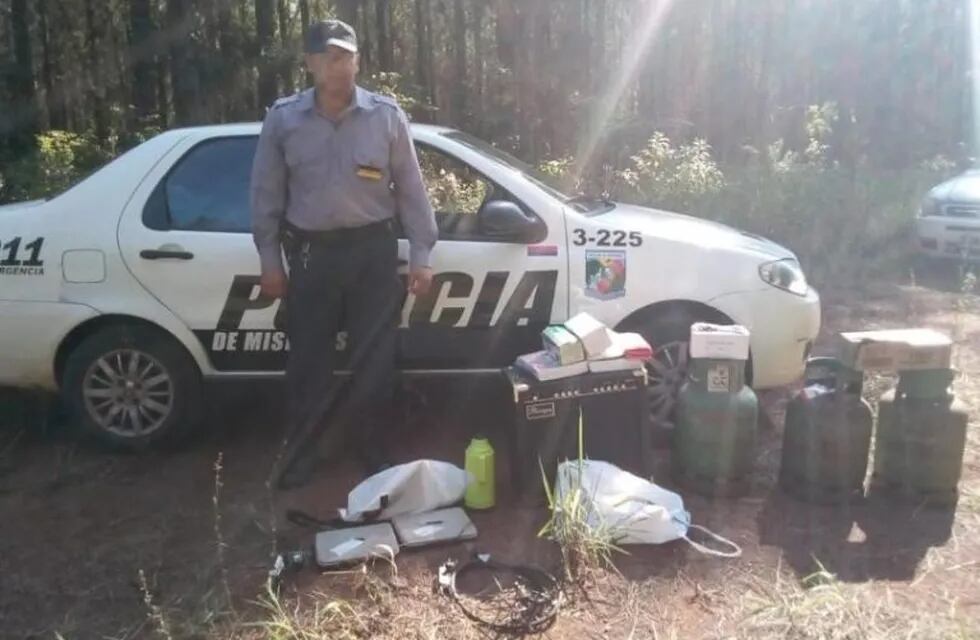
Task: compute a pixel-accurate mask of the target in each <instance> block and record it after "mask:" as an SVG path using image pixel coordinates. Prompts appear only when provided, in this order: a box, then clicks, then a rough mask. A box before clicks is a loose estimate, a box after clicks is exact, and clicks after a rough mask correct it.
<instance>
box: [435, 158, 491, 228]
mask: <svg viewBox="0 0 980 640" xmlns="http://www.w3.org/2000/svg"><path fill="white" fill-rule="evenodd" d="M416 149H417V152H418V157H419V166H420V167H421V168H422V179H423V181H424V182H425V189H426V192H427V193H428V195H429V202H431V203H432V208H433V210H434V211H435V212H436V214H437V215H439V214H442V215H476V214H477V212H478V211H479V210H480V205H482V204H483V201H484V200H485V199H486V197H487V195H488V194H489V193H491V192H492V191H493V189H492V186H491V185H490V183H489V182H487V180H485V179H484V178H483V176H481V175H480V174H479V173H477V172H476V171H475V170H473V169H471V168H470V167H469V165H467V164H465V163H464V162H463V161H461V160H459V159H458V158H454V157H452V156H450V155H447V154H445V153H443V152H442V151H439V150H438V149H434V148H432V147H429V146H426V145H417V146H416Z"/></svg>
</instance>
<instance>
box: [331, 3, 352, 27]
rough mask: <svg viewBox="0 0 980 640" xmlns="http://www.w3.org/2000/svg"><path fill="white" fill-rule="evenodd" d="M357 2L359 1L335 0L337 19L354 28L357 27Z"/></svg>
mask: <svg viewBox="0 0 980 640" xmlns="http://www.w3.org/2000/svg"><path fill="white" fill-rule="evenodd" d="M357 2H358V0H334V3H333V4H334V10H335V11H336V12H337V17H338V18H340V19H341V20H343V21H344V22H346V23H347V24H349V25H350V26H352V27H356V26H357Z"/></svg>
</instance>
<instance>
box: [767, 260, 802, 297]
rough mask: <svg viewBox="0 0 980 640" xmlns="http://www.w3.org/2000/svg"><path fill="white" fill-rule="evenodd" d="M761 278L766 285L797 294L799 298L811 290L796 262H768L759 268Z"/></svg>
mask: <svg viewBox="0 0 980 640" xmlns="http://www.w3.org/2000/svg"><path fill="white" fill-rule="evenodd" d="M759 276H761V277H762V279H763V281H765V283H766V284H770V285H772V286H774V287H777V288H779V289H782V290H784V291H789V292H790V293H795V294H796V295H798V296H805V295H806V294H807V292H808V291H809V290H810V286H809V285H808V284H807V282H806V276H805V275H803V269H802V268H800V263H798V262H797V261H796V260H777V261H775V262H767V263H765V264H763V265H761V266H760V267H759Z"/></svg>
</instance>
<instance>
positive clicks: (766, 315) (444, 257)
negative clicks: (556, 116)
mask: <svg viewBox="0 0 980 640" xmlns="http://www.w3.org/2000/svg"><path fill="white" fill-rule="evenodd" d="M259 127H260V125H258V124H243V125H221V126H209V127H200V128H191V129H182V130H174V131H169V132H167V133H163V134H161V135H159V136H157V137H155V138H153V139H151V140H149V141H147V142H145V143H144V144H142V145H140V146H138V147H136V148H135V149H132V150H131V151H129V152H127V153H126V154H124V155H122V156H121V157H119V158H117V159H116V160H114V161H113V162H111V163H109V164H108V165H106V166H105V167H103V168H102V169H101V170H99V171H97V172H96V173H94V174H93V175H91V176H90V177H88V178H87V179H85V180H84V181H82V182H80V183H79V184H77V185H76V186H74V187H73V188H71V189H69V190H67V191H66V192H64V193H62V194H61V195H59V196H57V197H54V198H52V199H51V200H48V201H44V202H26V203H21V204H14V205H7V206H4V207H0V318H2V319H0V385H4V386H16V387H39V388H43V389H52V390H54V389H60V390H61V393H62V394H63V397H64V398H65V399H66V401H67V403H68V405H69V406H70V407H71V408H72V409H73V411H74V412H75V413H76V414H77V416H78V418H79V423H80V424H81V425H83V426H84V428H86V429H87V430H88V431H89V432H91V433H94V434H96V435H97V436H99V437H101V438H102V439H103V440H105V441H107V442H110V443H114V444H122V445H128V446H145V445H147V444H150V443H153V442H156V441H158V440H160V439H164V438H170V437H172V436H175V435H177V433H178V432H181V431H184V430H186V429H188V428H190V427H192V426H193V425H194V424H195V417H196V416H197V414H198V412H199V410H200V408H201V405H202V399H203V396H204V391H203V389H204V386H203V385H202V381H204V380H209V379H218V378H223V379H236V378H237V379H243V378H256V377H263V376H274V375H278V374H280V373H281V371H282V369H283V366H284V362H285V358H286V355H287V351H288V348H289V345H288V341H287V340H286V336H285V334H284V332H283V329H282V328H283V326H284V325H283V318H284V313H286V311H287V310H286V304H280V303H279V302H278V301H275V300H270V299H266V298H264V297H263V296H261V295H260V294H259V287H258V280H259V262H258V256H257V254H256V250H255V247H254V245H253V243H252V237H251V235H250V232H249V208H248V181H249V172H250V168H251V161H252V155H253V151H254V148H255V144H256V140H257V136H258V134H259ZM412 131H413V135H414V137H415V140H416V144H417V148H418V149H419V155H420V158H421V161H422V165H423V168H424V170H425V173H426V178H427V181H428V182H429V184H428V186H429V190H430V195H431V197H432V199H433V202H434V204H435V206H436V209H437V211H438V214H437V215H438V218H439V226H440V236H441V237H440V241H439V243H438V245H437V247H436V248H435V250H434V252H433V254H432V260H433V268H434V271H435V278H434V283H433V287H432V289H431V292H430V293H429V294H428V295H426V296H424V297H420V298H415V297H414V296H408V297H407V298H406V300H405V304H404V308H403V316H402V325H401V326H402V332H401V342H400V361H401V367H402V368H403V369H404V370H406V371H412V372H425V373H445V372H455V373H458V372H460V371H468V372H488V371H494V370H497V369H498V368H499V367H501V366H503V365H507V364H509V363H511V362H512V361H513V359H514V357H515V356H516V355H518V354H520V353H522V352H526V351H529V350H534V349H535V348H537V347H538V345H539V344H540V337H539V332H540V330H541V329H542V328H543V327H544V326H545V325H547V324H548V323H551V322H559V321H562V320H564V319H565V318H567V317H569V316H571V315H573V314H575V313H577V312H579V311H587V312H589V313H591V314H592V315H594V316H595V317H597V318H599V319H601V320H603V321H605V322H606V323H607V324H609V325H610V326H613V327H619V328H623V329H633V330H638V331H640V332H642V333H644V334H645V335H646V336H647V338H648V339H649V340H651V342H652V343H653V344H654V345H655V346H656V347H657V348H658V349H659V350H660V352H659V362H658V365H657V366H656V367H654V369H655V370H654V371H652V372H651V373H652V378H651V380H652V382H651V396H652V399H653V403H652V405H653V406H652V412H653V414H654V416H655V417H658V418H660V419H663V418H664V417H666V416H668V415H669V413H670V411H671V408H672V402H673V397H674V391H675V390H676V388H677V386H678V385H679V383H680V381H681V379H682V375H683V372H684V369H685V366H686V365H685V361H686V357H687V348H686V347H687V345H686V339H687V334H688V328H689V326H690V324H691V323H692V322H694V321H702V320H704V321H716V322H729V321H731V322H737V323H740V324H743V325H745V326H747V327H748V328H750V329H751V330H752V360H751V363H750V369H751V370H750V374H751V377H752V379H753V384H754V386H755V387H757V388H765V387H773V386H778V385H783V384H786V383H789V382H791V381H793V380H794V379H796V378H797V377H798V376H799V375H800V373H801V372H802V368H803V362H804V359H805V358H806V356H807V354H808V352H809V349H810V345H811V341H812V340H813V339H814V338H815V337H816V335H817V331H818V328H819V324H820V305H819V298H818V295H817V293H816V292H815V291H814V290H813V289H812V288H811V287H809V286H808V284H807V282H806V279H805V278H804V275H803V273H802V271H801V269H800V266H799V264H798V263H797V261H796V259H795V257H794V256H793V254H792V253H791V252H790V251H788V250H786V249H784V248H782V247H780V246H777V245H775V244H773V243H772V242H769V241H767V240H765V239H763V238H760V237H757V236H754V235H751V234H748V233H743V232H740V231H737V230H735V229H731V228H728V227H725V226H722V225H719V224H715V223H712V222H707V221H704V220H699V219H695V218H690V217H686V216H681V215H676V214H672V213H666V212H663V211H656V210H651V209H644V208H641V207H635V206H628V205H624V204H615V203H611V202H606V201H603V200H601V199H590V198H586V197H579V198H569V197H567V196H565V195H563V194H562V193H560V192H558V191H556V190H555V189H553V188H551V187H549V186H548V185H547V184H545V183H544V182H542V181H541V180H540V179H539V178H538V177H535V176H534V175H533V173H532V172H531V171H530V169H529V168H528V167H527V166H526V165H524V164H522V163H521V162H520V161H518V160H516V159H514V158H513V157H511V156H509V155H507V154H505V153H502V152H501V151H499V150H497V149H495V148H493V147H491V146H490V145H488V144H486V143H484V142H481V141H479V140H477V139H475V138H473V137H471V136H469V135H467V134H464V133H461V132H458V131H453V130H450V129H445V128H439V127H433V126H422V125H414V126H413V127H412ZM407 249H408V247H407V242H406V241H404V240H402V241H401V243H400V251H401V252H402V257H403V258H407ZM298 312H301V311H298ZM345 347H346V344H345V337H344V334H340V335H338V338H337V348H338V349H339V350H341V351H345Z"/></svg>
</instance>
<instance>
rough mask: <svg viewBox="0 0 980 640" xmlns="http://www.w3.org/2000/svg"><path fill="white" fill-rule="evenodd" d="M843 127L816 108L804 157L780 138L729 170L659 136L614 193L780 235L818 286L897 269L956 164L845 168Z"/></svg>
mask: <svg viewBox="0 0 980 640" xmlns="http://www.w3.org/2000/svg"><path fill="white" fill-rule="evenodd" d="M839 121H840V114H839V110H838V107H837V105H836V104H834V103H832V102H831V103H826V104H822V105H812V106H810V107H808V108H807V109H806V118H805V121H804V122H803V124H802V128H803V131H802V133H803V134H804V135H803V138H804V140H803V144H801V145H800V147H801V148H802V149H803V151H801V152H798V151H794V150H791V149H790V148H789V145H787V144H786V143H785V141H784V140H782V139H780V140H776V141H775V142H773V143H771V144H770V145H769V146H768V147H767V148H766V153H764V154H759V153H756V152H754V151H752V150H751V149H749V150H748V151H749V152H750V153H749V154H748V155H749V157H748V158H747V159H746V160H745V161H744V162H742V163H741V164H729V165H725V166H724V169H723V168H722V166H720V164H719V163H718V162H717V161H716V160H715V158H714V157H713V155H712V151H711V148H710V147H709V146H708V144H707V143H706V142H705V141H704V140H701V139H694V140H692V141H690V142H686V143H680V144H677V143H674V142H672V141H671V140H670V139H669V138H668V137H667V135H665V134H664V133H661V132H656V133H654V134H653V136H652V137H650V139H649V140H648V141H647V142H646V144H645V145H644V146H643V147H642V148H641V149H640V150H639V151H638V152H636V153H634V154H633V155H632V156H631V157H630V161H629V164H628V165H627V166H625V167H622V168H618V169H616V170H615V171H614V182H613V188H612V191H613V195H614V197H615V198H616V199H620V200H624V201H627V202H634V203H637V204H641V205H645V206H651V207H655V208H661V209H668V210H673V211H678V212H681V213H689V214H692V215H696V216H698V217H704V218H708V219H713V220H717V221H720V222H723V223H726V224H730V225H732V226H734V227H738V228H741V229H744V230H746V231H749V232H754V233H757V234H759V235H762V236H765V237H767V238H769V239H772V240H774V241H776V242H778V243H780V244H783V245H785V246H786V247H788V248H789V249H791V250H792V251H794V252H795V253H797V255H798V256H799V257H800V259H801V261H802V263H803V265H804V267H805V268H806V269H807V272H808V275H809V276H810V278H811V280H813V281H815V282H816V283H817V284H818V286H819V285H824V284H832V285H836V284H839V283H843V282H847V281H848V280H851V279H860V278H863V277H868V276H872V275H876V274H880V273H882V272H884V271H887V270H890V269H897V268H899V265H900V264H901V263H902V261H903V260H904V259H905V258H906V257H907V253H908V251H909V248H910V242H909V239H910V238H911V233H912V226H913V221H914V216H915V211H916V209H917V206H918V203H919V201H920V199H921V197H922V194H923V193H924V192H925V191H927V190H928V189H929V188H930V187H931V186H933V185H935V184H936V183H938V182H940V181H941V180H943V179H945V178H946V177H948V176H949V175H951V174H952V173H953V172H954V170H955V163H953V162H951V161H950V160H948V159H947V158H945V157H944V156H937V157H935V158H932V159H930V160H928V161H926V162H923V163H921V165H920V166H919V167H914V168H909V169H901V170H898V169H894V170H888V169H881V168H876V167H874V166H872V165H871V163H869V162H867V161H866V159H863V158H859V159H858V161H857V162H856V163H855V166H852V167H847V168H845V167H843V166H841V163H840V162H839V161H837V160H835V159H834V157H835V151H836V149H834V148H833V143H832V141H833V140H834V139H835V138H834V136H835V133H836V132H835V126H836V125H837V124H838V123H839ZM572 164H573V161H572V159H570V158H565V159H562V160H561V161H560V162H559V161H552V162H551V163H545V164H544V165H543V166H542V169H543V170H545V171H550V172H551V173H553V174H556V175H563V174H566V175H567V173H568V168H569V167H570V166H571V165H572Z"/></svg>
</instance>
